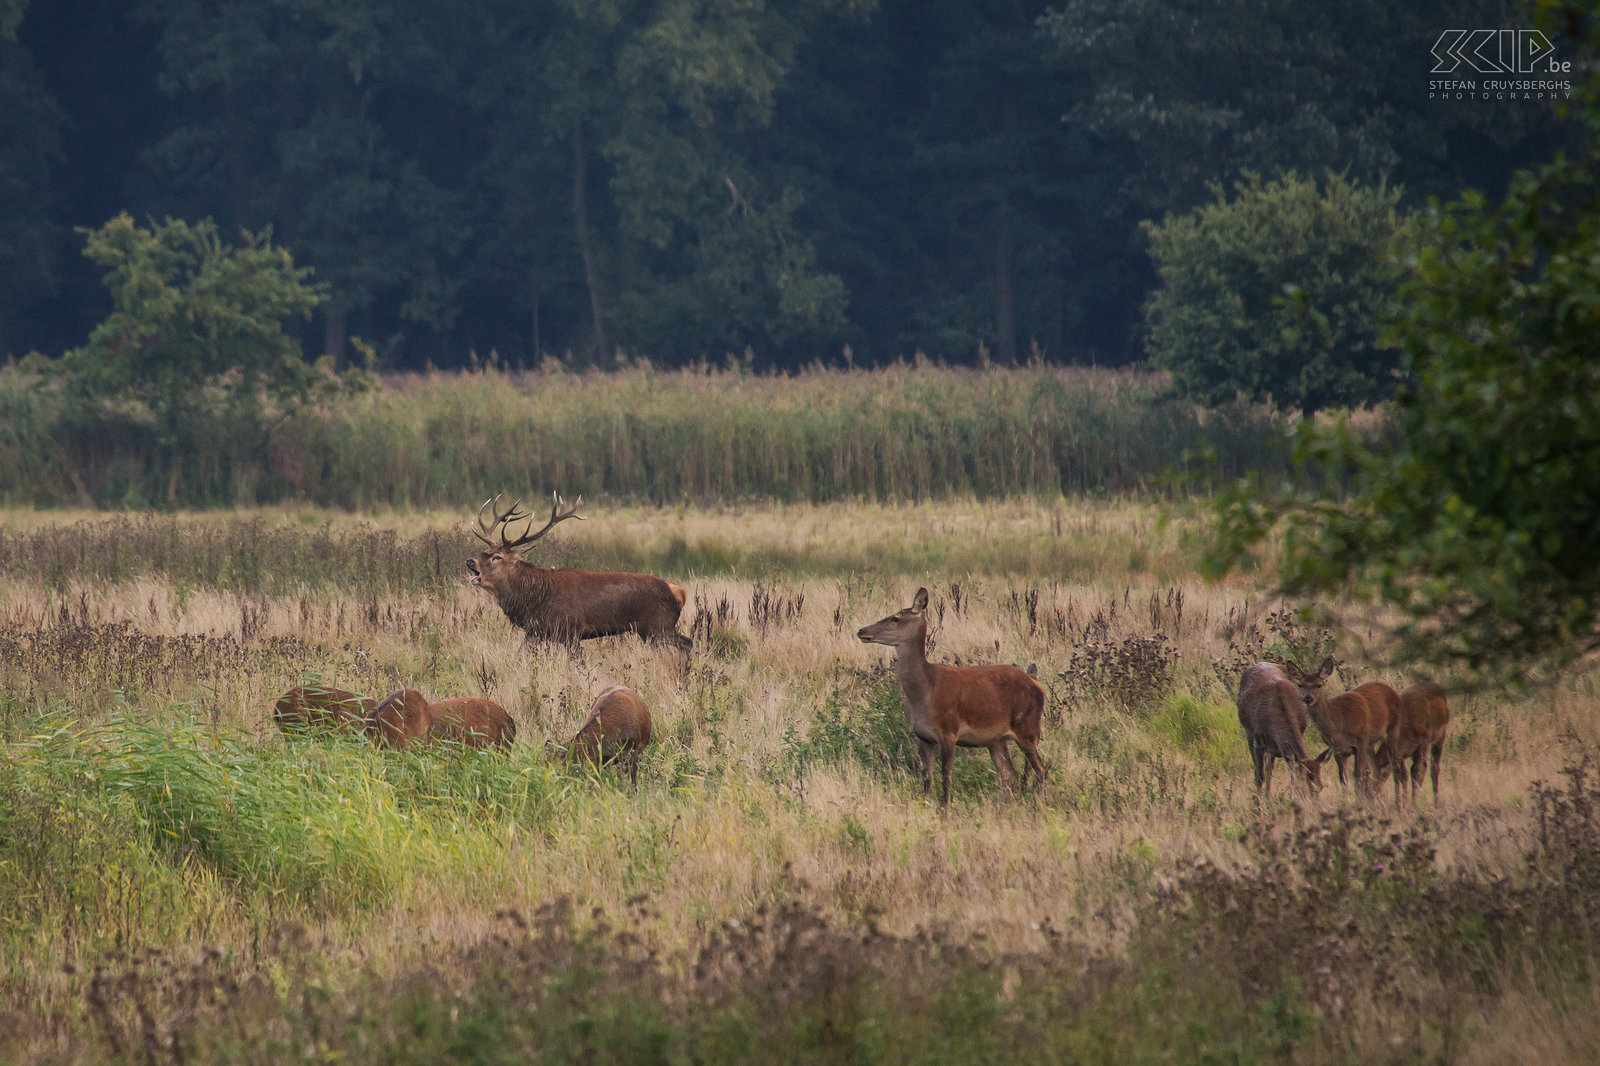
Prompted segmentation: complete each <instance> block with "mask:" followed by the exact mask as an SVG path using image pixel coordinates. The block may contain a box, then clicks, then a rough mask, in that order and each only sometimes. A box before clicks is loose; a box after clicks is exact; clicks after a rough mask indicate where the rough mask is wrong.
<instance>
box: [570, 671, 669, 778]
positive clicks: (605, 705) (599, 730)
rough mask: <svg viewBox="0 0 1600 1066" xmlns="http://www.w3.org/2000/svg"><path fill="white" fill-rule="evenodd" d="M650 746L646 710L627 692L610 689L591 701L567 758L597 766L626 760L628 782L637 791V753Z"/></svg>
mask: <svg viewBox="0 0 1600 1066" xmlns="http://www.w3.org/2000/svg"><path fill="white" fill-rule="evenodd" d="M649 745H650V708H649V707H648V706H646V705H645V702H644V700H642V699H641V698H640V697H639V694H638V693H637V692H635V691H633V689H631V688H625V687H623V686H622V685H612V686H611V687H610V688H608V689H606V690H605V691H604V692H602V693H600V695H598V696H596V697H595V700H594V705H593V706H592V707H590V708H589V717H587V718H585V719H584V720H583V727H582V728H581V729H579V730H578V735H577V736H575V737H573V738H572V747H571V748H569V749H568V750H569V752H570V753H571V757H572V758H574V759H583V760H585V761H587V762H591V763H594V764H595V765H597V766H598V765H601V764H603V763H608V762H611V761H612V760H613V759H618V758H622V757H624V756H626V758H627V760H628V780H629V781H631V782H632V783H633V787H634V788H635V789H637V788H638V787H639V753H640V752H642V751H643V750H644V749H645V748H647V747H649Z"/></svg>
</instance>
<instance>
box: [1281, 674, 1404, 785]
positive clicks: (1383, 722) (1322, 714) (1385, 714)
mask: <svg viewBox="0 0 1600 1066" xmlns="http://www.w3.org/2000/svg"><path fill="white" fill-rule="evenodd" d="M1285 669H1286V670H1287V671H1288V674H1289V680H1290V681H1293V682H1294V685H1295V688H1296V689H1298V690H1299V692H1300V699H1301V701H1302V702H1304V703H1305V705H1306V710H1308V711H1309V712H1311V720H1312V721H1313V722H1315V723H1317V729H1318V730H1319V731H1321V733H1322V739H1323V740H1325V741H1327V742H1328V750H1327V751H1325V752H1323V753H1322V754H1321V755H1318V756H1317V762H1319V763H1320V762H1325V761H1327V758H1328V756H1329V755H1334V754H1338V755H1341V756H1342V755H1343V754H1344V753H1346V752H1353V753H1354V754H1355V779H1356V786H1357V787H1358V788H1361V789H1363V790H1366V789H1369V788H1370V787H1371V784H1372V758H1373V756H1372V749H1373V748H1374V747H1375V746H1376V745H1377V743H1378V742H1379V741H1381V740H1382V739H1383V738H1384V736H1385V735H1386V734H1387V733H1388V730H1389V722H1390V721H1391V720H1392V719H1393V718H1394V716H1395V715H1397V714H1399V713H1400V694H1399V693H1398V692H1396V691H1395V690H1394V689H1392V688H1390V687H1389V686H1388V685H1385V684H1384V683H1383V682H1382V681H1368V682H1367V683H1366V684H1364V685H1357V686H1356V687H1355V688H1353V689H1351V690H1349V691H1348V692H1345V693H1343V694H1341V695H1338V696H1335V697H1334V698H1333V699H1331V700H1330V699H1328V698H1327V696H1326V695H1324V694H1323V691H1322V687H1323V685H1325V684H1326V683H1327V680H1328V678H1329V676H1330V675H1331V674H1332V673H1333V656H1331V655H1330V656H1328V657H1327V658H1326V659H1324V660H1323V662H1322V666H1321V667H1320V668H1318V670H1317V672H1316V673H1314V674H1308V673H1306V672H1305V671H1304V670H1302V669H1301V668H1300V666H1299V664H1297V663H1292V662H1291V663H1288V664H1287V665H1286V666H1285ZM1342 776H1343V775H1342V774H1341V777H1342Z"/></svg>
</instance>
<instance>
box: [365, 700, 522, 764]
mask: <svg viewBox="0 0 1600 1066" xmlns="http://www.w3.org/2000/svg"><path fill="white" fill-rule="evenodd" d="M372 718H373V722H374V724H375V728H374V730H373V733H372V739H373V743H375V744H378V745H380V746H382V747H389V748H396V749H399V750H402V751H403V750H405V749H407V748H410V747H412V746H413V745H414V744H416V743H418V742H423V741H428V742H431V741H438V740H448V741H455V742H457V743H460V744H465V745H467V746H468V747H473V748H488V747H496V748H499V749H501V750H502V751H504V750H506V749H509V748H510V747H511V742H512V741H513V740H514V739H516V735H517V723H516V722H514V721H512V719H511V716H510V715H509V714H507V713H506V711H505V708H504V707H501V706H500V705H499V704H498V703H495V702H493V701H492V700H480V699H472V698H462V699H453V700H440V701H439V702H438V703H430V702H428V698H427V697H426V696H424V695H423V694H422V693H420V692H418V691H417V690H416V689H414V688H407V689H400V690H399V691H397V692H391V693H390V694H389V696H388V697H387V698H386V699H385V700H384V701H383V702H382V703H380V704H378V708H377V710H376V711H374V712H373V715H372Z"/></svg>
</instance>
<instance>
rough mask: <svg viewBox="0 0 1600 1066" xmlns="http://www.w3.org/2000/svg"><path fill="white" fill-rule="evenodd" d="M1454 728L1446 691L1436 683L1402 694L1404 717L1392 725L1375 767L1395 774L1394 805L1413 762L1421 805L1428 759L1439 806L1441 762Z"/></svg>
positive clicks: (1413, 794) (1414, 797)
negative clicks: (1446, 737)
mask: <svg viewBox="0 0 1600 1066" xmlns="http://www.w3.org/2000/svg"><path fill="white" fill-rule="evenodd" d="M1449 725H1450V705H1449V703H1447V702H1446V701H1445V698H1444V689H1442V688H1440V687H1439V686H1438V685H1436V684H1434V683H1433V682H1432V681H1419V682H1417V683H1416V684H1415V685H1412V686H1411V687H1410V688H1408V689H1406V690H1405V691H1404V692H1402V693H1400V713H1399V714H1397V715H1395V716H1394V718H1392V719H1391V720H1390V722H1389V733H1388V735H1387V736H1386V737H1384V740H1383V743H1382V744H1379V745H1378V755H1377V758H1376V759H1374V760H1373V765H1374V766H1375V767H1376V769H1377V771H1378V772H1379V773H1380V774H1381V773H1383V771H1384V770H1386V769H1390V768H1391V767H1392V769H1393V771H1394V801H1395V803H1397V804H1398V803H1399V802H1400V783H1401V780H1402V779H1403V778H1404V777H1405V776H1406V771H1405V763H1406V760H1407V759H1410V760H1411V802H1412V803H1415V802H1416V801H1417V787H1418V786H1419V785H1421V784H1422V759H1423V756H1427V757H1428V773H1429V775H1430V776H1431V777H1432V778H1433V802H1434V803H1438V802H1439V759H1440V757H1441V756H1442V755H1444V735H1445V729H1446V728H1447V727H1448V726H1449Z"/></svg>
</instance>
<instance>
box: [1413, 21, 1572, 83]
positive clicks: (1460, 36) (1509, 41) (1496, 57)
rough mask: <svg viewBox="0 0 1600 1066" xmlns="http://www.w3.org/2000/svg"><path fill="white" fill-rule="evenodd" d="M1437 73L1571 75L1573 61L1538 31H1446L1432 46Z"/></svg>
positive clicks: (1434, 71) (1434, 70)
mask: <svg viewBox="0 0 1600 1066" xmlns="http://www.w3.org/2000/svg"><path fill="white" fill-rule="evenodd" d="M1433 58H1434V65H1433V73H1435V74H1454V73H1457V72H1459V73H1461V74H1535V73H1539V74H1570V73H1571V72H1572V61H1571V60H1566V61H1562V60H1558V59H1556V58H1555V46H1554V45H1552V44H1551V43H1550V40H1549V38H1547V37H1546V36H1545V35H1544V34H1543V33H1540V32H1539V31H1538V30H1445V31H1444V32H1443V33H1441V34H1439V39H1438V40H1437V41H1435V42H1434V43H1433Z"/></svg>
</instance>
